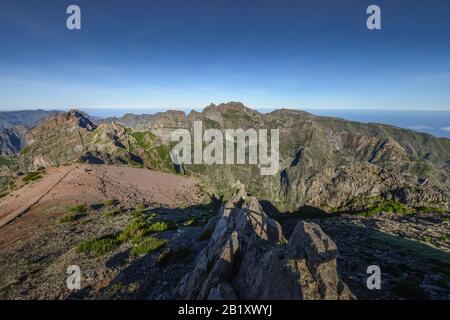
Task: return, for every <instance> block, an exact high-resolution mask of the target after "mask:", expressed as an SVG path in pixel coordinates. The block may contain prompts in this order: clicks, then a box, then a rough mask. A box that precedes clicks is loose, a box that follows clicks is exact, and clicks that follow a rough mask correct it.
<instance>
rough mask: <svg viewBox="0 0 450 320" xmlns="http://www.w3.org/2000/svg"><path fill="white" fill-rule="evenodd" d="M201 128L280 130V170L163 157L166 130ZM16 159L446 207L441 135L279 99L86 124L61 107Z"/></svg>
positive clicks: (448, 151)
mask: <svg viewBox="0 0 450 320" xmlns="http://www.w3.org/2000/svg"><path fill="white" fill-rule="evenodd" d="M196 120H200V121H202V122H203V127H204V129H207V128H216V129H219V130H224V129H228V128H243V129H247V128H255V129H259V128H267V129H271V128H272V129H275V128H278V129H279V130H280V171H279V172H278V173H277V174H276V175H275V176H260V174H259V169H258V167H257V166H255V165H211V166H206V165H185V166H183V167H181V168H180V167H175V166H174V165H173V164H172V161H171V158H170V145H171V144H170V133H171V132H172V130H173V129H176V128H186V129H189V130H192V127H193V122H194V121H196ZM18 158H19V162H20V163H21V165H22V166H23V167H24V168H28V169H35V168H37V167H39V166H44V167H47V166H57V165H64V164H68V163H71V162H76V161H83V162H89V163H105V164H128V165H133V166H143V167H147V168H151V169H155V170H160V171H166V172H179V173H185V174H189V175H194V176H197V177H199V178H200V179H202V180H203V181H204V182H205V183H206V184H207V185H208V186H209V188H210V191H211V192H213V193H216V194H219V195H223V196H225V197H228V196H229V195H230V194H231V192H233V185H234V183H235V182H236V181H237V180H240V181H241V182H242V183H243V184H244V185H245V186H246V188H247V190H248V191H249V192H250V193H252V194H253V195H255V196H256V197H257V198H258V199H261V200H266V201H267V202H268V203H270V204H271V205H272V206H273V207H275V208H277V209H279V210H283V211H296V210H298V209H299V208H301V207H302V206H314V207H318V208H321V209H323V210H327V211H346V210H360V209H362V208H366V207H369V206H384V205H385V202H386V201H387V202H389V201H393V202H395V203H397V202H398V203H403V204H407V205H408V206H410V207H414V208H420V207H433V208H447V207H448V201H449V198H448V194H449V193H450V168H449V163H450V140H449V139H444V138H435V137H433V136H431V135H428V134H422V133H418V132H414V131H410V130H405V129H400V128H397V127H393V126H389V125H381V124H364V123H358V122H352V121H346V120H343V119H338V118H331V117H320V116H315V115H312V114H310V113H307V112H304V111H299V110H289V109H280V110H275V111H273V112H271V113H267V114H262V113H259V112H257V111H255V110H252V109H250V108H248V107H246V106H244V105H243V104H242V103H239V102H230V103H225V104H220V105H217V106H216V105H213V104H211V105H209V106H208V107H206V108H205V109H204V110H203V111H202V112H197V111H192V112H190V113H189V114H188V115H186V114H185V113H184V112H181V111H167V112H162V113H157V114H155V115H145V116H136V115H131V114H129V115H125V116H124V117H120V118H110V119H105V120H103V121H101V122H99V123H98V125H97V124H95V123H94V122H93V121H92V120H91V119H90V118H89V116H88V115H87V114H85V113H83V112H79V111H76V110H71V111H70V112H68V113H65V114H58V115H56V116H54V117H52V118H50V119H48V120H47V121H44V122H42V123H40V124H39V125H37V126H36V127H34V128H33V129H32V130H31V131H30V132H29V133H28V134H27V136H26V147H25V148H24V149H22V151H21V153H20V155H19V157H18Z"/></svg>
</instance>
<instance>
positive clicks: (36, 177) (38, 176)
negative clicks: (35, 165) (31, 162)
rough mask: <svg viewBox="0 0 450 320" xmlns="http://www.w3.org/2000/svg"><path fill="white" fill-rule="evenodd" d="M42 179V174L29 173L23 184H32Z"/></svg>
mask: <svg viewBox="0 0 450 320" xmlns="http://www.w3.org/2000/svg"><path fill="white" fill-rule="evenodd" d="M39 179H42V172H38V171H32V172H28V173H27V174H26V175H25V177H23V182H31V181H36V180H39Z"/></svg>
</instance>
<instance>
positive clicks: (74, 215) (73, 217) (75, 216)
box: [58, 212, 87, 223]
mask: <svg viewBox="0 0 450 320" xmlns="http://www.w3.org/2000/svg"><path fill="white" fill-rule="evenodd" d="M86 215H87V214H86V213H84V212H79V213H70V214H67V215H65V216H63V217H61V218H59V219H58V222H59V223H70V222H74V221H77V220H80V219H81V218H83V217H85V216H86Z"/></svg>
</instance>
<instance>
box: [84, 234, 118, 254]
mask: <svg viewBox="0 0 450 320" xmlns="http://www.w3.org/2000/svg"><path fill="white" fill-rule="evenodd" d="M120 244H121V242H120V241H119V239H118V237H117V235H116V234H111V235H106V236H103V237H100V238H98V239H94V240H89V241H85V242H83V243H81V244H80V245H79V246H78V248H77V251H78V252H89V253H92V254H94V256H96V257H98V256H102V255H104V254H105V253H108V252H109V251H111V250H113V249H115V248H117V247H118V246H119V245H120Z"/></svg>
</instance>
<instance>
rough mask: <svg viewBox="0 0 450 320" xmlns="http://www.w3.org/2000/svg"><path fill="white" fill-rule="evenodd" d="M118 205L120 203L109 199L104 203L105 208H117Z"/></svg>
mask: <svg viewBox="0 0 450 320" xmlns="http://www.w3.org/2000/svg"><path fill="white" fill-rule="evenodd" d="M118 204H119V201H118V200H114V199H109V200H106V201H105V202H103V206H105V207H111V206H116V205H118Z"/></svg>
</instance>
